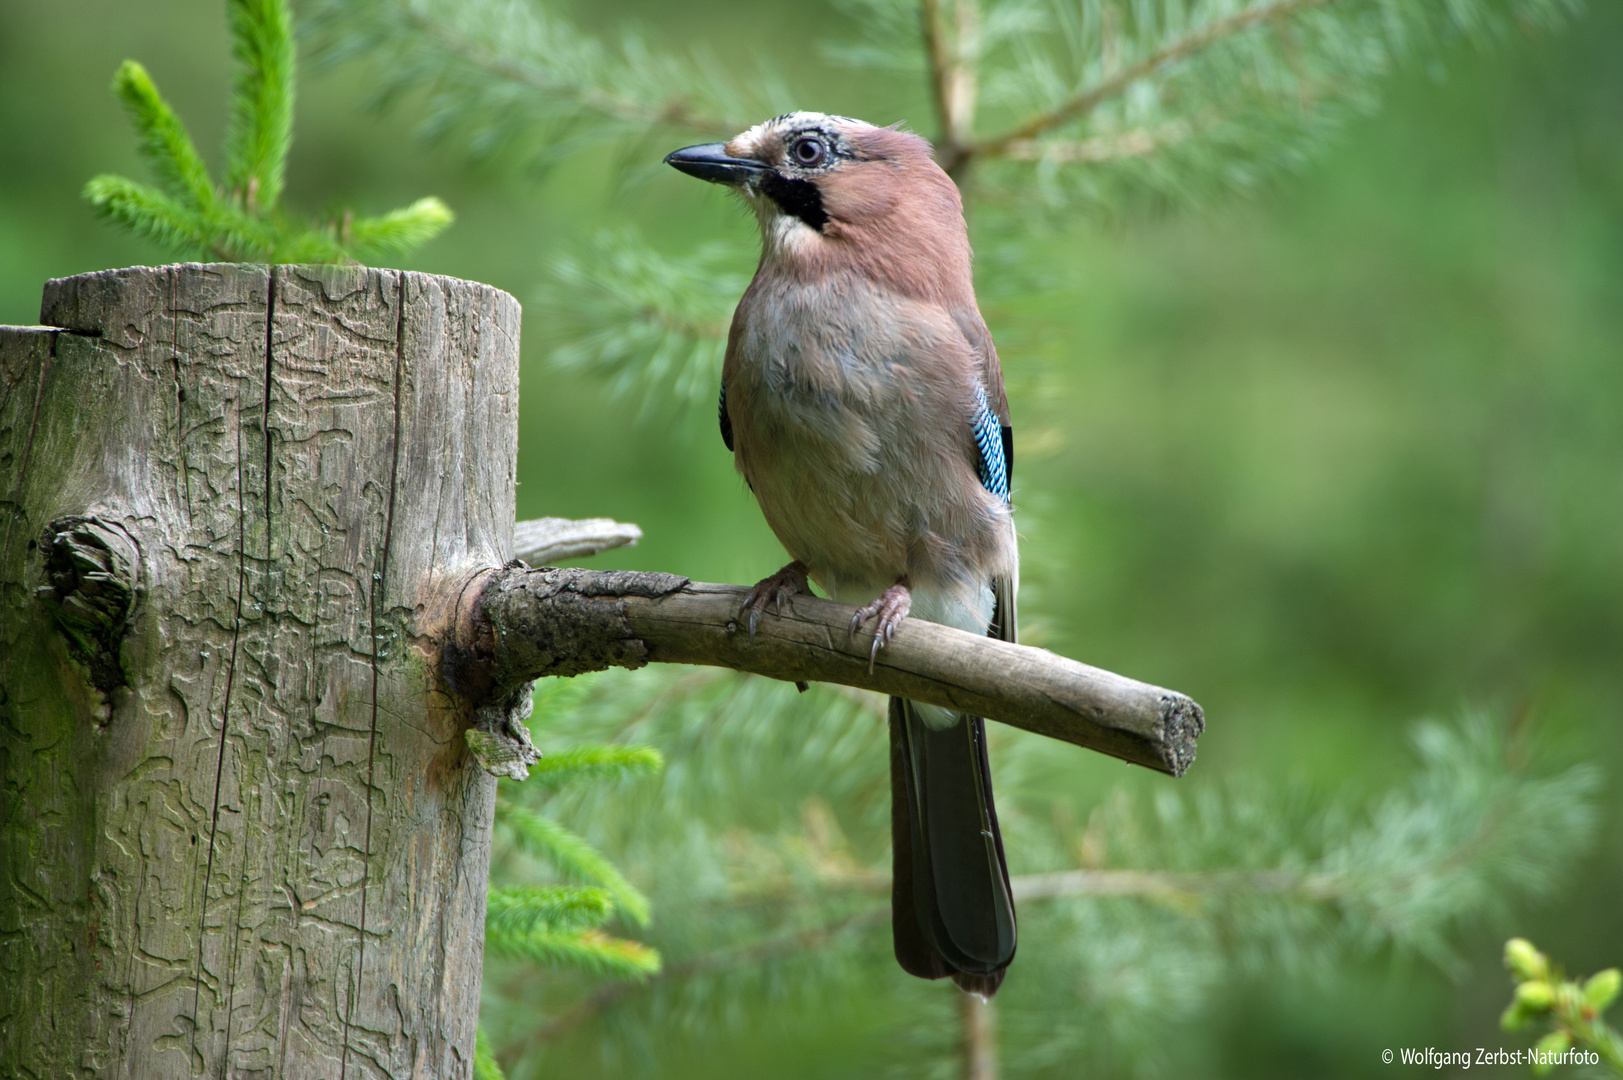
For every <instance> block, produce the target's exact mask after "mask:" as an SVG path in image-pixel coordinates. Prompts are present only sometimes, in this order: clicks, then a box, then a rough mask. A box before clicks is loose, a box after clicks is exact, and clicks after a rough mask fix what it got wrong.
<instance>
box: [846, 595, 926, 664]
mask: <svg viewBox="0 0 1623 1080" xmlns="http://www.w3.org/2000/svg"><path fill="white" fill-rule="evenodd" d="M912 608H913V594H912V593H911V592H910V591H909V590H908V587H907V583H906V579H905V578H904V579H903V580H901V581H898V582H897V583H896V584H894V585H892V586H891V587H890V588H888V589H886V590H885V591H884V592H882V593H880V594H879V596H878V597H876V598H875V599H874V600H873V601H872V602H871V603H868V604H864V605H863V606H862V607H860V608H858V609H857V612H856V614H855V615H853V616H851V633H852V634H853V635H855V634H856V632H857V630H859V629H860V628H861V627H862V624H863V623H864V622H866V621H868V620H869V619H871V618H874V617H875V616H878V621H877V622H876V623H875V624H874V628H873V645H872V647H870V648H869V649H868V671H869V673H870V674H872V672H873V669H874V664H875V662H876V661H878V659H879V650H880V649H882V648H884V647H885V646H886V645H889V644H890V639H891V638H892V637H894V636H895V634H896V628H897V627H898V626H900V625H901V622H902V620H903V619H905V618H907V613H908V612H909V611H911V610H912Z"/></svg>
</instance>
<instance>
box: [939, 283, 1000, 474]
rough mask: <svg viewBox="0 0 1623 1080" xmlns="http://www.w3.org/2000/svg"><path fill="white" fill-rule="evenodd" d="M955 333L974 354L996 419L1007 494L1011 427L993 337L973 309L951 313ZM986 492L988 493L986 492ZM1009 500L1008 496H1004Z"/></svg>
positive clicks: (987, 402)
mask: <svg viewBox="0 0 1623 1080" xmlns="http://www.w3.org/2000/svg"><path fill="white" fill-rule="evenodd" d="M953 321H954V322H955V323H957V324H958V330H959V332H960V333H961V334H963V335H964V340H965V341H967V342H969V347H970V348H971V349H974V350H975V355H976V357H977V358H978V359H979V360H980V366H979V368H978V370H977V372H976V373H977V374H978V375H979V376H980V381H981V386H982V388H983V389H984V390H985V392H986V404H987V406H988V407H989V408H990V409H991V413H992V415H993V416H994V417H996V418H997V424H998V429H999V430H998V434H999V435H1000V436H1001V437H1002V443H1003V473H1004V476H1003V485H1004V491H1005V492H1007V491H1009V490H1010V489H1011V488H1012V486H1013V484H1014V426H1013V425H1012V424H1011V423H1010V420H1009V395H1008V392H1007V391H1006V390H1005V389H1004V388H1003V367H1002V365H1001V364H999V363H998V360H997V346H995V345H993V344H992V333H991V331H989V330H987V329H986V320H984V319H982V318H981V313H980V311H978V310H977V309H975V308H972V307H971V308H960V309H959V310H958V311H956V312H954V313H953ZM987 490H989V491H990V490H991V488H988V489H987ZM1004 499H1005V500H1007V499H1008V495H1007V494H1005V495H1004Z"/></svg>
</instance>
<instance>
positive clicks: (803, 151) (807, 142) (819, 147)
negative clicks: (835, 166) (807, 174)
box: [789, 139, 828, 167]
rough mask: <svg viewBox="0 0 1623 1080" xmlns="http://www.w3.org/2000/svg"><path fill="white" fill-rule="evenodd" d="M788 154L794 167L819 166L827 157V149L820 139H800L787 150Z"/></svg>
mask: <svg viewBox="0 0 1623 1080" xmlns="http://www.w3.org/2000/svg"><path fill="white" fill-rule="evenodd" d="M789 154H790V156H791V157H793V158H794V159H795V164H796V165H805V166H808V167H809V166H812V165H821V164H822V163H823V159H824V158H825V157H827V156H828V147H826V146H824V145H823V140H822V139H801V140H800V141H799V142H797V143H795V144H794V146H792V147H790V148H789Z"/></svg>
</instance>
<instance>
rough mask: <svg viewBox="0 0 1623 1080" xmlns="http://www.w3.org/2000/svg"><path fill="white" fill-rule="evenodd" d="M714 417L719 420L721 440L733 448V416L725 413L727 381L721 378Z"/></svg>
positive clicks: (728, 447) (729, 447)
mask: <svg viewBox="0 0 1623 1080" xmlns="http://www.w3.org/2000/svg"><path fill="white" fill-rule="evenodd" d="M716 418H717V419H718V420H720V421H721V441H722V442H724V443H726V444H727V449H729V450H731V449H732V448H733V418H732V417H730V416H728V415H727V381H726V380H725V379H723V380H722V383H721V393H720V395H718V396H717V398H716Z"/></svg>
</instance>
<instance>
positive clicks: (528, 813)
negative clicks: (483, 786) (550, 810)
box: [496, 799, 650, 926]
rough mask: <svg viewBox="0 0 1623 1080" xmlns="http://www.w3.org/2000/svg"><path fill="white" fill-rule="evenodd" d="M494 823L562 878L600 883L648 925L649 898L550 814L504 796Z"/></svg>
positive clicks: (627, 913)
mask: <svg viewBox="0 0 1623 1080" xmlns="http://www.w3.org/2000/svg"><path fill="white" fill-rule="evenodd" d="M496 823H497V825H498V826H500V827H502V828H503V829H505V830H506V831H507V832H508V833H509V834H510V835H511V836H512V837H513V838H514V839H515V840H516V841H517V842H518V844H519V846H520V847H521V848H523V849H524V850H525V851H527V852H529V853H530V854H532V855H535V856H537V857H538V858H541V859H543V860H545V861H546V862H547V864H548V865H550V866H551V867H552V868H553V869H554V870H556V871H557V872H558V873H559V874H561V875H562V876H564V877H565V878H569V879H572V880H575V881H587V882H591V883H593V884H595V885H598V886H600V887H601V888H602V889H603V890H605V891H606V892H607V894H608V895H609V896H610V897H612V898H613V900H614V902H615V903H616V904H618V905H619V908H620V910H621V911H622V912H623V913H624V914H625V917H626V918H627V919H629V920H630V921H631V922H633V923H635V924H636V925H638V926H646V925H648V920H649V917H650V910H649V903H648V898H647V897H646V896H644V895H643V894H642V892H641V891H640V890H639V889H638V888H637V887H636V886H634V885H632V884H631V882H629V881H627V880H626V879H625V876H624V875H623V874H621V873H620V871H619V870H617V869H616V868H615V867H614V864H613V863H611V862H609V860H608V859H606V858H604V857H603V856H602V855H601V854H600V853H599V852H598V851H597V849H596V848H594V847H592V845H591V844H589V843H587V842H586V841H585V840H583V839H581V838H580V837H579V836H577V835H576V834H575V833H573V832H571V831H570V830H569V829H566V828H565V827H564V826H562V825H560V824H558V822H556V821H553V820H552V819H550V818H546V817H542V816H541V815H540V814H537V813H536V812H535V811H533V810H530V809H528V808H526V807H523V806H519V805H517V804H516V803H513V802H510V801H508V800H505V799H499V800H497V803H496Z"/></svg>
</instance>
